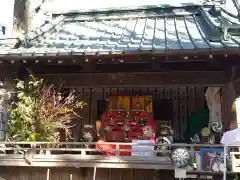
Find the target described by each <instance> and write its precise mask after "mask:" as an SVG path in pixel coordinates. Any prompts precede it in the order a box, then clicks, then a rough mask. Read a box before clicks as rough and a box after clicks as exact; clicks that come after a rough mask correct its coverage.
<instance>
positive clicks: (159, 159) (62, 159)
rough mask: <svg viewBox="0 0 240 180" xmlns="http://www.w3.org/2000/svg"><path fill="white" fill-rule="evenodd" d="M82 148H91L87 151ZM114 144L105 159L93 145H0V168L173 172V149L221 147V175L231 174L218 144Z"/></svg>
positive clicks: (40, 143)
mask: <svg viewBox="0 0 240 180" xmlns="http://www.w3.org/2000/svg"><path fill="white" fill-rule="evenodd" d="M106 144H113V143H106ZM86 145H88V146H92V147H93V148H89V149H87V148H86ZM114 145H115V146H116V155H115V156H106V155H103V154H101V150H99V149H96V148H94V147H95V143H86V142H84V143H83V142H63V143H57V142H14V143H8V142H0V152H1V154H0V166H32V167H97V168H98V167H100V168H140V169H174V165H173V163H172V161H171V158H170V154H171V152H172V150H173V149H175V148H177V147H185V148H187V149H189V151H190V152H191V153H196V152H199V149H201V148H223V149H224V151H223V154H224V170H223V172H221V173H222V174H223V176H224V177H226V176H227V174H228V173H231V172H230V171H227V155H229V153H227V152H228V149H229V147H226V146H222V145H219V144H218V145H206V144H172V145H169V146H171V147H170V148H169V150H165V151H160V150H154V148H152V150H144V149H142V150H133V149H119V146H121V145H129V146H132V147H133V146H134V147H144V146H145V147H154V146H166V145H163V144H140V143H114ZM122 151H124V152H126V151H131V152H132V155H131V156H121V155H120V154H121V153H120V152H122ZM136 152H138V153H140V152H144V153H145V155H142V154H136ZM147 152H148V153H149V154H148V155H146V153H147ZM158 153H162V154H164V156H158V155H157V154H158ZM236 153H237V152H236ZM236 153H235V154H236ZM233 154H234V153H233ZM237 154H239V153H237ZM190 171H194V172H196V173H200V172H209V171H204V170H202V169H198V170H194V169H191V170H190ZM209 173H210V172H209ZM215 173H216V172H215Z"/></svg>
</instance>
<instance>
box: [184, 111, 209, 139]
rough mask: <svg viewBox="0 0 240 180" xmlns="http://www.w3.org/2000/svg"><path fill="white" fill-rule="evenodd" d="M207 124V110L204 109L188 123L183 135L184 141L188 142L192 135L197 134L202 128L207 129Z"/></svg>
mask: <svg viewBox="0 0 240 180" xmlns="http://www.w3.org/2000/svg"><path fill="white" fill-rule="evenodd" d="M208 123H209V109H208V108H206V107H204V108H202V109H200V111H199V112H198V113H197V114H195V115H193V116H192V117H191V119H190V120H189V121H188V124H187V129H186V132H185V134H184V138H185V141H187V142H190V138H192V137H193V136H194V134H196V133H199V132H200V131H201V130H202V129H203V128H204V127H208Z"/></svg>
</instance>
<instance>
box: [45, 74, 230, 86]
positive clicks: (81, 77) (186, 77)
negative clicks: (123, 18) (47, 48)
mask: <svg viewBox="0 0 240 180" xmlns="http://www.w3.org/2000/svg"><path fill="white" fill-rule="evenodd" d="M41 77H44V78H46V79H48V80H49V81H50V82H52V83H57V84H64V85H65V86H70V87H74V86H75V87H76V86H78V87H79V86H82V87H158V86H166V85H171V86H172V85H197V86H199V85H200V86H203V85H205V86H221V85H224V84H226V83H227V82H228V78H227V75H226V73H225V72H224V71H193V72H192V71H174V72H140V73H82V74H77V73H73V74H64V75H63V74H48V75H41Z"/></svg>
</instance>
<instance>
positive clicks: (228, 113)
mask: <svg viewBox="0 0 240 180" xmlns="http://www.w3.org/2000/svg"><path fill="white" fill-rule="evenodd" d="M235 99H236V91H235V85H234V83H233V82H229V83H228V84H226V85H225V86H224V88H223V91H222V113H223V122H224V127H225V131H227V130H230V129H234V128H236V113H235V110H234V108H233V104H234V102H235Z"/></svg>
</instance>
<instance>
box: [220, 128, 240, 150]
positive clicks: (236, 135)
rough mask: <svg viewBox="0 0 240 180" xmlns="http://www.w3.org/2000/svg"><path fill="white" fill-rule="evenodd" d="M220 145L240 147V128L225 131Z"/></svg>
mask: <svg viewBox="0 0 240 180" xmlns="http://www.w3.org/2000/svg"><path fill="white" fill-rule="evenodd" d="M221 143H222V144H224V145H233V146H234V145H240V128H237V129H234V130H231V131H227V132H225V133H224V134H223V136H222V139H221Z"/></svg>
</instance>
